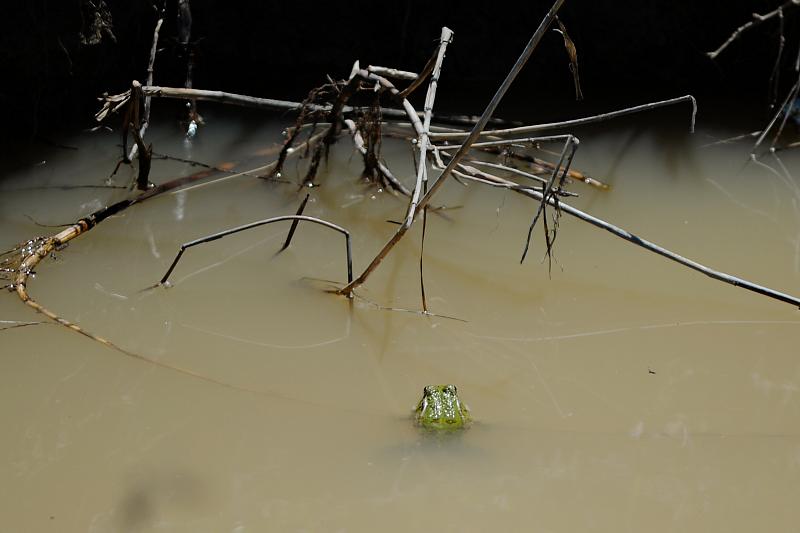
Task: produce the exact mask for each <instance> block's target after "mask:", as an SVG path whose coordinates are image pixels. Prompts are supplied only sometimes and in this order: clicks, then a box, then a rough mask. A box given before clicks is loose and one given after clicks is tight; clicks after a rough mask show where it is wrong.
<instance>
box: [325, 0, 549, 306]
mask: <svg viewBox="0 0 800 533" xmlns="http://www.w3.org/2000/svg"><path fill="white" fill-rule="evenodd" d="M563 3H564V0H556V1H555V3H554V4H553V6H552V7H551V8H550V11H548V13H547V14H546V15H545V17H544V18H543V19H542V22H541V23H540V24H539V27H538V28H537V29H536V31H535V32H534V34H533V36H532V37H531V39H530V41H528V44H527V45H526V47H525V49H524V50H523V52H522V54H521V55H520V57H519V59H517V62H516V63H515V64H514V66H513V67H512V69H511V71H510V72H509V73H508V76H506V79H505V80H504V81H503V83H502V84H501V85H500V87H499V88H498V89H497V92H496V93H495V95H494V97H493V98H492V100H491V101H490V102H489V104H488V105H487V106H486V109H485V110H484V112H483V114H482V115H481V118H480V119H479V120H478V122H477V124H475V126H474V127H473V129H472V132H471V133H470V134H469V135H468V136H467V138H466V140H465V141H464V143H463V144H462V145H461V146H460V147H459V149H458V151H457V152H456V154H455V155H454V156H453V158H452V159H451V160H450V163H449V164H448V165H447V167H445V169H444V170H443V171H442V172H441V174H440V175H439V178H438V179H437V180H436V182H435V183H434V184H433V186H432V187H431V188H430V189H429V190H428V192H426V193H425V195H424V196H423V197H422V198H421V199H420V201H419V203H418V204H417V207H416V209H415V213H413V214H412V221H413V216H415V215H416V214H417V213H418V212H419V211H420V210H422V209H424V207H425V206H426V205H428V203H430V201H431V198H432V197H433V196H434V195H435V194H436V192H437V191H438V190H439V189H441V187H442V185H444V183H445V181H446V180H447V177H448V176H449V175H450V173H451V172H452V171H453V169H454V168H455V167H456V165H458V163H459V162H460V160H461V159H462V158H463V157H464V156H465V155H466V154H467V152H468V151H469V149H470V146H471V145H472V143H473V142H475V140H476V139H477V138H478V136H479V135H480V133H481V131H483V128H484V127H486V123H487V122H488V120H489V117H490V116H491V115H492V113H494V110H495V109H496V108H497V105H498V104H499V103H500V100H501V99H502V98H503V96H504V95H505V93H506V91H507V90H508V88H509V87H510V86H511V84H512V83H513V81H514V79H515V78H516V77H517V74H518V73H519V71H520V70H522V67H523V66H525V63H526V62H527V61H528V58H529V57H530V56H531V54H532V53H533V51H534V49H535V48H536V46H537V45H538V44H539V41H540V40H541V38H542V36H543V35H544V33H545V31H547V28H548V27H549V26H550V24H551V23H552V22H553V19H554V18H555V16H556V13H557V12H558V10H559V8H560V7H561V5H562V4H563ZM415 129H416V127H415ZM428 136H429V137H432V134H428ZM409 227H410V225H407V224H403V225H402V226H400V228H398V230H397V232H396V233H395V234H394V236H393V237H392V238H391V239H390V240H389V242H387V243H386V244H385V245H384V247H383V248H382V249H381V250H380V251H379V252H378V254H377V255H376V256H375V258H374V259H373V260H372V262H371V263H370V264H369V266H367V268H366V269H365V270H364V272H362V274H361V275H360V276H359V277H358V278H356V279H355V280H354V281H352V282H351V283H348V284H347V286H345V287H343V288H342V289H340V290H339V294H344V295H346V296H350V295H351V294H352V292H353V290H354V289H355V288H357V287H358V286H360V285H361V284H363V283H364V282H365V281H366V280H367V278H368V277H369V275H370V274H371V273H372V272H373V271H374V270H375V269H376V268H377V267H378V265H380V263H381V262H382V261H383V259H384V258H385V257H386V255H387V254H388V253H389V252H390V251H391V249H392V248H393V247H394V245H395V244H397V242H399V241H400V239H402V238H403V236H404V235H405V233H406V231H408V228H409Z"/></svg>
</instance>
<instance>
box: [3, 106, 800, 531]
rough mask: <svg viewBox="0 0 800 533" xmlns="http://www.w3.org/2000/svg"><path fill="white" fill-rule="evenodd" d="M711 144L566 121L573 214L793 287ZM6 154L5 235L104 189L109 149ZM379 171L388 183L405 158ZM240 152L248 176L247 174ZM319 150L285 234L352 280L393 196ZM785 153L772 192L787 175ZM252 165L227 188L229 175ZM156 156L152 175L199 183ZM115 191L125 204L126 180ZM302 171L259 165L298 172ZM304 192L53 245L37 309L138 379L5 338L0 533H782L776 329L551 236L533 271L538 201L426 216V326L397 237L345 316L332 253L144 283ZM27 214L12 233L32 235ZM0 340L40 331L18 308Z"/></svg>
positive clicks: (751, 196) (62, 336) (795, 477)
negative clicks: (426, 421)
mask: <svg viewBox="0 0 800 533" xmlns="http://www.w3.org/2000/svg"><path fill="white" fill-rule="evenodd" d="M279 130H280V125H279V124H277V123H271V124H267V125H266V126H265V125H263V124H260V125H258V124H257V123H254V122H250V121H245V120H239V119H235V118H234V119H231V118H225V117H223V116H218V117H215V120H213V121H210V126H209V127H208V128H206V129H205V130H204V131H203V132H202V134H201V136H200V137H199V138H198V139H197V140H196V141H195V142H194V143H193V144H192V145H186V144H184V143H182V141H181V140H180V138H179V136H178V134H177V133H176V131H175V130H173V129H170V128H168V127H165V128H163V129H160V130H159V129H155V130H154V131H152V132H150V133H149V136H150V139H151V140H152V141H153V142H154V143H155V146H156V150H157V151H161V152H164V153H169V154H171V155H175V156H179V157H184V158H193V159H197V160H200V161H204V162H209V163H214V164H219V163H222V162H225V161H239V162H245V161H247V160H248V158H251V161H250V162H249V163H246V164H245V163H242V164H243V165H245V166H242V167H239V168H242V169H244V168H250V167H254V166H257V164H258V161H261V160H268V159H269V157H268V156H257V155H255V154H257V152H259V151H263V150H267V149H269V148H270V147H272V146H274V143H276V142H278V141H279V140H280V137H279ZM728 133H729V132H724V131H713V130H711V129H709V128H708V127H707V128H706V129H705V130H702V129H701V131H699V132H698V133H697V134H695V135H694V136H693V137H689V136H684V135H679V136H677V137H676V138H665V137H664V136H663V134H662V133H661V132H660V130H659V128H658V126H657V125H652V126H650V127H649V128H645V129H641V128H627V127H623V126H619V127H617V128H616V129H612V130H605V129H603V130H600V129H594V130H588V131H587V132H585V134H582V138H581V140H582V144H581V148H580V151H579V152H578V155H577V156H576V159H575V163H574V164H575V166H576V167H577V168H580V169H582V170H584V171H586V172H589V173H590V174H592V175H593V176H595V177H598V178H601V179H604V180H607V181H609V182H610V183H611V184H612V190H611V191H609V192H604V191H596V190H592V189H591V188H589V187H587V186H585V185H583V184H581V183H576V184H574V185H573V187H572V189H573V190H574V191H576V192H578V193H580V197H579V198H575V199H573V200H571V203H572V204H573V205H575V206H576V207H579V208H582V209H586V210H587V211H590V212H591V213H593V214H594V215H596V216H599V217H601V218H605V219H607V220H610V221H613V222H615V223H617V224H619V225H621V226H622V227H625V228H627V229H629V230H631V231H633V232H635V233H637V234H639V235H641V236H643V237H645V238H649V239H651V240H654V241H656V242H658V243H660V244H662V245H664V246H666V247H668V248H671V249H673V250H675V251H677V252H679V253H682V254H684V255H686V256H688V257H691V258H693V259H696V260H698V261H701V262H703V263H706V264H708V265H710V266H713V267H716V268H719V269H721V270H724V271H728V272H730V273H732V274H736V275H740V276H742V277H745V278H748V279H751V280H753V281H756V282H760V283H763V284H765V285H768V286H771V287H774V288H776V289H779V290H783V291H785V292H789V293H795V294H797V293H800V251H799V250H800V203H799V202H800V189H798V187H800V181H798V179H800V178H798V177H797V176H796V175H795V176H787V175H785V174H783V171H782V170H781V168H780V166H779V165H778V162H777V161H770V162H771V164H772V167H773V170H774V171H773V170H770V169H767V168H764V167H759V166H755V165H744V162H745V159H746V154H747V151H748V147H747V146H743V145H733V146H718V147H710V148H701V145H703V144H705V143H707V142H710V141H712V140H713V139H715V138H718V137H722V136H725V135H726V134H728ZM63 142H65V143H66V144H71V145H73V146H75V147H77V148H78V150H57V149H52V150H51V149H43V150H42V151H40V152H37V153H36V154H35V157H34V156H33V155H30V156H29V155H22V156H20V159H21V161H19V165H18V170H16V171H14V172H7V173H6V175H5V176H4V177H3V179H2V182H1V183H0V188H2V195H0V224H1V225H0V228H1V229H0V231H1V232H2V233H0V244H2V248H3V249H6V248H9V247H11V246H12V245H13V244H15V243H16V242H18V241H21V240H24V239H27V238H30V237H32V236H35V235H43V234H48V233H51V232H55V231H56V230H55V229H53V228H42V227H40V226H37V225H35V224H34V223H33V222H32V221H31V219H33V220H36V221H37V222H39V223H41V224H60V223H67V222H71V221H74V220H76V219H78V218H79V217H81V216H83V215H85V214H87V213H90V212H92V211H93V210H96V209H97V208H99V207H101V206H103V205H106V204H108V203H110V202H111V201H113V200H115V199H118V198H121V197H122V196H123V194H124V193H123V192H122V191H120V190H115V189H94V188H71V189H64V188H60V187H61V186H65V185H71V186H74V185H98V184H102V183H103V181H104V180H105V178H106V177H107V176H108V174H109V172H110V170H111V169H112V168H113V165H114V164H115V162H116V159H115V157H116V148H115V143H116V142H117V138H116V137H115V136H111V135H106V134H96V135H94V136H88V135H87V136H82V137H79V138H75V139H68V140H64V141H63ZM384 155H385V156H386V157H387V160H388V162H389V163H390V165H391V166H392V167H393V168H394V169H396V171H397V173H398V174H399V175H403V176H408V175H409V174H410V172H411V166H412V162H411V160H410V157H408V147H407V146H406V145H405V144H404V143H402V142H396V143H395V142H388V141H387V143H386V144H385V145H384ZM259 157H260V159H259ZM359 160H360V158H359V157H357V156H353V154H352V152H351V146H350V143H349V142H347V141H344V142H342V143H340V145H339V146H338V147H337V148H336V150H335V151H334V152H333V154H332V155H331V159H330V161H329V163H328V166H327V167H326V171H325V173H324V174H322V175H321V176H320V181H321V182H322V183H323V184H324V186H322V187H320V188H317V189H314V190H313V191H312V200H311V202H310V204H309V207H308V209H307V214H311V215H315V216H319V217H323V218H325V219H327V220H330V221H332V222H335V223H337V224H340V225H342V226H344V227H346V228H348V229H349V230H350V231H351V232H352V234H353V249H354V255H355V269H356V270H357V271H360V269H362V268H363V267H364V266H365V265H366V264H367V262H368V261H369V260H370V259H371V258H372V256H373V254H374V253H375V252H376V251H377V249H378V248H379V247H380V246H381V245H382V244H383V243H384V242H385V240H386V239H387V238H388V237H389V236H390V235H391V234H392V232H393V231H394V229H395V227H396V226H394V225H392V224H390V223H387V220H397V219H400V218H401V217H402V213H403V209H404V202H403V201H402V200H399V199H396V198H394V197H392V196H390V195H387V194H385V193H381V192H379V191H376V190H375V189H373V188H371V187H369V186H364V185H363V184H361V183H359V182H358V180H357V178H358V176H359V174H360V163H359ZM782 163H783V164H784V165H785V167H786V168H787V169H789V170H790V171H795V174H796V173H797V172H798V169H800V165H798V163H799V161H798V156H797V154H796V153H795V154H787V155H786V156H784V157H783V158H782ZM247 165H250V166H247ZM197 170H198V169H197V168H195V167H191V166H189V165H187V164H184V163H177V162H166V161H155V162H154V175H153V179H154V180H155V181H158V182H161V181H164V180H166V179H169V178H172V177H175V176H179V175H186V174H190V173H192V172H195V171H197ZM126 172H127V171H126V170H123V171H121V173H120V174H118V175H117V176H116V178H115V180H116V183H117V184H122V183H125V181H126V180H127V179H128V178H129V175H128V174H126ZM302 172H303V165H302V164H300V165H298V164H296V163H294V162H293V163H290V164H289V165H287V169H286V171H285V172H284V174H283V177H284V178H286V179H288V180H293V181H296V180H297V179H298V176H301V175H302ZM300 198H301V196H298V194H297V187H296V186H294V185H286V184H267V183H264V182H262V181H259V180H256V179H253V178H251V177H247V176H243V177H234V178H231V179H227V180H225V181H220V182H217V183H215V184H211V185H207V186H203V187H197V188H192V189H189V190H185V191H178V192H175V193H170V194H165V195H163V196H161V197H159V198H155V199H153V200H150V201H148V202H145V203H143V204H141V205H138V206H135V207H133V208H131V209H129V210H127V211H125V212H123V213H122V214H121V215H119V216H116V217H114V218H111V219H109V220H106V221H105V222H103V223H102V224H101V225H99V226H98V227H97V228H95V229H94V230H92V231H91V232H90V233H87V234H86V235H84V236H81V237H79V238H78V239H76V240H74V241H73V242H72V243H70V245H69V247H68V248H67V249H66V250H63V251H61V252H59V253H57V254H56V257H55V259H49V260H47V261H46V262H44V263H43V264H42V265H40V266H39V267H38V268H37V274H38V275H37V276H36V278H35V279H34V280H32V281H31V282H30V284H29V288H30V292H31V294H32V295H33V296H34V297H35V298H37V299H38V300H39V301H40V302H41V303H43V304H44V305H46V306H47V307H49V308H51V309H53V310H55V311H56V312H58V313H59V314H60V315H62V316H64V317H65V318H67V319H69V320H71V321H75V322H77V323H79V324H80V325H81V326H82V327H84V328H85V329H86V330H88V331H91V332H93V333H95V334H98V335H101V336H103V337H106V338H108V339H110V340H112V341H113V342H114V343H116V344H117V345H119V346H120V347H122V348H124V349H125V350H127V351H129V352H131V353H135V354H138V355H141V356H144V357H147V358H150V359H152V360H155V361H158V362H161V363H163V364H165V365H168V366H171V367H179V368H182V369H186V370H188V371H191V372H193V373H196V374H198V375H201V376H205V377H207V378H210V379H212V380H214V381H216V382H219V383H222V384H224V385H220V384H215V383H211V382H209V381H204V380H202V379H198V378H194V377H191V376H188V375H186V374H184V373H181V372H178V371H174V370H170V369H167V368H164V367H160V366H157V365H154V364H149V363H146V362H143V361H141V360H138V359H135V358H131V357H128V356H126V355H124V354H122V353H120V352H117V351H114V350H111V349H109V348H107V347H105V346H103V345H101V344H99V343H96V342H93V341H91V340H90V339H87V338H85V337H82V336H80V335H77V334H75V333H74V332H71V331H69V330H67V329H65V328H63V327H60V326H56V325H52V324H47V323H44V324H38V325H36V324H34V325H29V326H24V327H16V328H13V329H6V330H4V331H2V332H0V347H2V349H1V350H0V425H1V427H2V434H3V438H2V439H0V516H2V523H0V531H60V532H83V531H87V532H106V531H109V532H110V531H137V532H139V531H170V532H173V531H174V532H181V531H185V532H201V531H209V532H210V531H215V532H218V531H230V532H237V533H238V532H244V531H414V530H419V529H422V528H430V529H436V530H439V531H468V530H474V531H480V530H484V531H488V530H496V531H704V532H707V531H720V532H722V531H725V532H730V531H758V530H760V531H786V530H791V529H792V528H794V527H796V524H797V523H798V519H800V510H798V508H797V506H796V502H797V499H798V497H800V430H799V429H798V427H800V426H799V425H798V423H799V422H800V394H799V393H800V362H798V358H797V346H798V344H800V315H798V311H797V310H796V309H794V308H793V307H791V306H789V305H786V304H783V303H779V302H775V301H771V300H768V299H766V298H764V297H761V296H758V295H755V294H752V293H749V292H747V291H744V290H742V289H738V288H735V287H732V286H729V285H724V284H721V283H719V282H716V281H712V280H710V279H708V278H706V277H704V276H702V275H700V274H697V273H695V272H692V271H689V270H686V269H685V268H682V267H680V266H677V265H675V264H673V263H670V262H668V261H665V260H664V259H662V258H660V257H658V256H655V255H653V254H650V253H647V252H644V251H642V250H640V249H638V248H636V247H634V246H632V245H630V244H628V243H625V242H623V241H621V240H619V239H617V238H615V237H613V236H611V235H610V234H608V233H606V232H603V231H601V230H598V229H596V228H594V227H590V226H588V225H586V224H584V223H582V222H580V221H577V220H575V219H569V218H567V217H564V218H563V219H562V221H561V225H560V230H559V235H558V240H557V244H556V250H555V259H556V261H555V262H554V263H553V265H552V271H551V273H550V275H549V276H548V264H547V262H546V261H543V260H542V259H543V249H542V244H543V243H542V239H541V234H537V236H536V239H535V241H534V247H533V251H532V253H531V256H530V257H529V258H528V260H527V261H526V263H525V264H523V265H520V264H519V256H520V253H521V249H522V244H523V238H524V236H525V232H526V229H527V224H528V222H529V220H530V217H531V215H532V213H533V210H534V206H533V205H532V203H531V202H530V201H528V200H526V199H524V198H521V197H518V196H516V195H515V194H513V193H510V192H506V191H499V190H490V189H485V188H482V186H476V185H471V186H469V187H466V188H465V187H461V186H459V185H457V184H452V185H449V186H448V188H447V189H446V190H445V191H444V194H443V195H442V196H441V197H440V198H439V200H438V203H439V204H441V205H449V206H461V207H460V208H459V209H454V210H451V211H447V212H445V213H444V214H443V215H442V216H432V217H431V218H430V219H429V225H428V233H427V238H426V242H425V281H426V291H427V295H428V302H429V306H430V309H431V311H432V312H433V313H435V314H436V315H440V316H429V317H425V316H421V315H419V314H415V313H412V312H406V311H401V310H388V309H386V307H392V308H401V309H408V310H418V309H419V308H420V305H421V304H420V298H419V278H418V273H417V272H418V271H417V268H418V267H417V261H418V252H419V242H420V235H419V231H418V230H415V231H413V232H412V233H411V234H410V235H409V236H408V238H407V239H406V240H405V241H403V242H402V243H401V244H400V245H399V246H398V248H397V249H396V250H395V251H394V253H393V254H392V255H391V256H390V257H389V258H388V259H387V260H386V261H385V263H384V264H383V265H382V266H381V269H380V270H379V271H377V272H376V274H375V276H374V277H373V278H371V280H370V281H369V282H368V283H367V285H365V286H364V287H363V288H362V289H360V290H359V291H358V294H359V298H358V299H356V300H355V301H354V302H352V303H351V302H347V301H345V300H343V299H341V298H338V297H334V296H332V295H330V294H328V293H326V292H324V290H323V289H325V288H327V287H329V286H330V285H331V283H333V284H334V285H338V284H341V283H342V282H343V281H344V279H345V275H346V272H345V249H344V240H343V238H342V237H341V236H340V235H338V234H334V233H331V232H329V231H328V230H325V229H323V228H319V227H315V226H301V227H300V228H299V230H298V232H297V234H296V238H295V241H294V243H293V245H292V246H291V247H290V249H288V250H287V251H286V252H284V253H282V254H280V255H277V256H276V251H277V250H278V248H279V247H280V244H281V243H282V241H283V239H284V237H285V234H286V231H287V225H286V224H283V225H281V224H278V225H271V226H265V227H261V228H258V229H255V230H251V231H249V232H246V233H242V234H238V235H235V236H231V237H228V238H225V239H222V240H218V241H214V242H212V243H209V244H205V245H202V246H199V247H195V248H192V249H190V250H189V251H187V252H186V253H185V254H184V259H183V260H182V261H181V263H180V264H179V265H178V267H177V269H176V270H175V272H174V273H173V275H172V277H171V279H172V281H173V287H172V288H170V289H163V288H159V289H156V290H151V291H142V289H143V288H145V287H147V286H149V285H152V284H153V283H155V282H157V281H158V280H159V279H160V278H161V276H162V275H163V274H164V272H165V271H166V269H167V267H168V266H169V264H170V262H171V261H172V259H173V257H174V255H175V254H176V252H177V250H178V247H179V246H180V244H181V243H183V242H187V241H190V240H192V239H195V238H197V237H200V236H203V235H206V234H209V233H212V232H215V231H219V230H221V229H225V228H229V227H233V226H237V225H240V224H244V223H248V222H252V221H254V220H258V219H262V218H267V217H270V216H276V215H280V214H290V213H293V212H294V210H295V209H296V207H297V205H298V203H299V200H300ZM28 217H31V218H28ZM0 319H1V320H2V321H3V323H2V325H3V326H10V325H19V324H24V323H28V322H37V321H41V320H42V317H41V316H40V315H37V314H35V313H34V312H33V311H32V310H30V309H28V308H27V307H25V306H24V305H22V304H21V303H20V302H19V301H18V299H17V298H16V296H15V294H13V293H7V294H5V295H4V296H0ZM431 383H455V384H457V385H458V387H459V390H460V393H461V396H462V399H463V400H464V401H466V402H467V403H468V404H469V405H470V407H471V409H472V411H473V414H474V416H475V418H476V420H477V423H476V424H475V426H473V427H472V428H471V429H470V430H469V431H468V432H466V433H465V434H463V435H462V436H461V437H460V438H454V439H438V440H437V439H426V438H423V437H422V436H420V435H419V434H418V433H417V431H416V430H415V429H414V428H413V427H412V425H411V423H410V421H409V414H410V410H411V409H412V408H413V406H414V404H415V403H416V401H417V400H418V397H419V394H420V392H421V390H422V387H423V386H424V385H426V384H431Z"/></svg>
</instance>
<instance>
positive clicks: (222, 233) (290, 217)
mask: <svg viewBox="0 0 800 533" xmlns="http://www.w3.org/2000/svg"><path fill="white" fill-rule="evenodd" d="M285 220H292V221H300V220H305V221H306V222H313V223H314V224H319V225H320V226H324V227H326V228H330V229H332V230H334V231H338V232H339V233H341V234H342V235H344V238H345V245H346V248H347V250H346V251H347V281H348V283H349V282H350V281H352V279H353V258H352V252H351V246H350V232H348V231H347V230H346V229H344V228H343V227H341V226H337V225H336V224H333V223H331V222H328V221H327V220H322V219H321V218H316V217H310V216H306V215H284V216H279V217H272V218H266V219H264V220H258V221H256V222H251V223H249V224H244V225H242V226H237V227H235V228H230V229H227V230H225V231H220V232H217V233H213V234H211V235H206V236H205V237H200V238H199V239H195V240H193V241H189V242H186V243H183V244H181V247H180V250H178V254H177V255H176V256H175V259H174V260H173V261H172V264H171V265H170V267H169V269H168V270H167V272H166V274H164V277H162V278H161V281H159V284H160V285H167V284H168V280H169V275H170V274H172V271H173V270H174V269H175V266H177V264H178V261H180V259H181V256H182V255H183V252H185V251H186V250H187V249H188V248H191V247H193V246H197V245H198V244H203V243H207V242H211V241H215V240H217V239H221V238H222V237H226V236H228V235H232V234H234V233H239V232H240V231H245V230H249V229H252V228H257V227H259V226H264V225H266V224H272V223H273V222H282V221H285Z"/></svg>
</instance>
